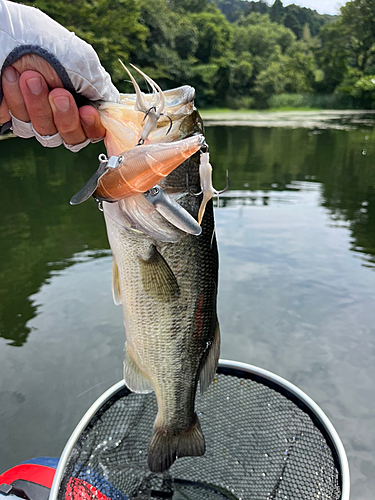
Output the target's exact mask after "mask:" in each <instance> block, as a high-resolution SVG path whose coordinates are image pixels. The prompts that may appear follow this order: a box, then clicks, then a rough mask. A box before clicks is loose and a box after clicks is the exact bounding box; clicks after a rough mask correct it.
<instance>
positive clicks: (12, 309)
mask: <svg viewBox="0 0 375 500" xmlns="http://www.w3.org/2000/svg"><path fill="white" fill-rule="evenodd" d="M102 148H103V145H99V144H98V145H95V146H92V147H91V148H90V149H87V150H85V151H81V153H80V154H79V155H74V154H72V153H70V152H69V151H67V150H65V149H64V148H60V149H59V150H57V151H56V150H48V149H45V148H42V147H41V146H40V145H39V144H38V143H37V142H36V141H34V140H29V141H25V140H21V139H9V140H3V141H1V147H0V199H1V202H2V207H1V217H0V232H1V238H0V256H1V259H0V283H1V284H0V336H1V337H3V338H5V339H8V340H9V341H10V343H11V345H14V346H21V345H22V344H24V342H25V341H26V340H27V337H28V335H29V333H30V328H29V327H28V326H27V322H28V321H29V320H30V319H31V318H33V317H34V316H35V314H36V307H35V304H33V302H32V301H31V299H30V296H31V295H32V294H34V293H36V292H37V291H38V290H39V288H40V286H41V284H42V283H45V282H46V280H47V279H48V278H49V276H50V275H51V272H52V271H53V270H56V269H59V268H64V267H68V266H69V265H71V263H70V261H69V259H71V257H72V256H73V255H74V254H76V253H77V252H81V251H82V250H84V249H92V250H95V249H102V248H108V243H107V238H106V234H105V229H104V224H103V217H102V214H101V213H100V212H99V211H98V210H95V209H94V207H93V206H92V203H91V202H90V203H88V204H83V205H82V206H79V207H75V208H74V209H73V208H72V207H71V206H70V205H69V199H70V197H71V196H72V194H74V192H75V191H77V189H79V187H81V186H82V185H83V184H84V182H85V181H86V180H87V179H88V177H89V175H91V173H92V171H93V168H95V163H94V164H93V162H95V161H96V157H97V155H98V153H99V152H101V151H102ZM51 262H52V263H53V264H52V265H51V264H50V263H51Z"/></svg>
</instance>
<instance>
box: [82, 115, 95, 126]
mask: <svg viewBox="0 0 375 500" xmlns="http://www.w3.org/2000/svg"><path fill="white" fill-rule="evenodd" d="M81 121H83V124H84V125H86V127H92V126H93V125H94V123H95V118H94V117H93V116H91V115H87V116H81Z"/></svg>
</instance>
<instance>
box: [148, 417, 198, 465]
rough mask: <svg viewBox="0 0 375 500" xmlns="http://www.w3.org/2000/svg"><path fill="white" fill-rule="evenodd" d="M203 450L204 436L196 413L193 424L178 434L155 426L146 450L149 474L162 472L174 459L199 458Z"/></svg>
mask: <svg viewBox="0 0 375 500" xmlns="http://www.w3.org/2000/svg"><path fill="white" fill-rule="evenodd" d="M205 450H206V445H205V441H204V436H203V433H202V429H201V426H200V423H199V420H198V417H197V414H196V413H195V414H194V421H193V424H192V425H191V426H190V427H189V428H188V429H186V430H184V431H182V432H180V433H176V432H173V431H169V430H168V429H164V428H163V427H161V426H158V425H157V424H156V425H155V427H154V433H153V435H152V438H151V442H150V446H149V448H148V457H147V461H148V467H149V469H150V471H151V472H164V471H166V470H168V469H169V467H170V466H171V465H172V464H173V462H174V461H175V460H176V458H181V457H200V456H202V455H204V452H205Z"/></svg>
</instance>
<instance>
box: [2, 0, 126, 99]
mask: <svg viewBox="0 0 375 500" xmlns="http://www.w3.org/2000/svg"><path fill="white" fill-rule="evenodd" d="M25 54H37V55H39V56H41V57H43V58H44V59H45V60H46V61H47V62H49V63H50V64H51V66H52V67H53V68H54V69H55V71H56V73H57V74H58V75H59V77H60V79H61V81H62V83H63V84H64V87H65V88H66V89H67V90H69V91H71V92H72V93H74V92H76V93H78V94H82V95H83V96H85V97H87V98H88V99H90V100H92V101H96V100H99V99H102V100H105V101H114V102H118V100H119V92H118V90H117V89H116V87H115V86H114V85H113V84H112V82H111V77H110V76H109V74H108V73H107V72H106V71H105V69H104V68H103V66H102V65H101V64H100V61H99V58H98V56H97V54H96V52H95V51H94V49H93V48H92V47H91V45H89V44H88V43H86V42H84V41H83V40H81V39H80V38H78V37H77V36H76V35H75V34H74V33H72V32H70V31H68V30H67V29H65V28H64V27H63V26H61V25H60V24H58V23H57V22H55V21H53V20H52V19H51V18H50V17H48V16H47V15H46V14H44V13H43V12H41V11H40V10H38V9H35V8H34V7H28V6H26V5H22V4H18V3H13V2H9V1H7V0H0V68H1V71H3V70H4V69H5V68H6V67H7V66H9V65H10V64H13V63H14V62H15V61H16V60H17V59H19V58H20V57H22V56H23V55H25ZM1 100H2V92H1V84H0V102H1Z"/></svg>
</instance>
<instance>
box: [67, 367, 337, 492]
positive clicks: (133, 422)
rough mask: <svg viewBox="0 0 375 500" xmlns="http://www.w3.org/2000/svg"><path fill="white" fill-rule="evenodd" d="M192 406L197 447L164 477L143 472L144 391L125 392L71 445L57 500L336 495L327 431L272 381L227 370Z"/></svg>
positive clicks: (146, 436) (150, 418)
mask: <svg viewBox="0 0 375 500" xmlns="http://www.w3.org/2000/svg"><path fill="white" fill-rule="evenodd" d="M196 411H197V413H198V415H199V419H200V422H201V426H202V430H203V433H204V435H205V438H206V447H207V450H206V453H205V455H204V456H203V457H198V458H181V459H179V460H177V461H176V462H175V463H174V465H173V466H172V467H171V468H170V470H169V471H168V473H165V474H163V475H162V474H153V473H151V472H150V471H149V470H148V468H147V448H148V444H149V441H150V437H151V433H152V427H153V423H154V420H155V416H156V412H157V404H156V400H155V396H154V394H146V395H144V394H143V395H142V394H133V393H130V392H129V391H128V390H127V389H126V388H124V389H123V390H121V391H120V392H119V393H118V394H117V395H115V396H114V397H113V398H112V399H111V400H110V401H109V402H107V403H106V404H105V405H104V407H102V408H101V410H100V411H99V412H98V413H97V414H96V415H95V416H94V417H93V419H92V421H91V422H90V424H89V425H88V427H87V428H86V430H85V431H84V432H83V434H82V435H81V437H80V439H79V441H78V442H77V444H76V445H75V447H74V449H73V450H72V452H71V454H70V457H69V461H68V463H67V466H66V468H65V471H64V477H63V480H62V482H61V486H60V490H59V499H60V500H70V499H74V500H78V499H79V500H87V499H91V498H92V499H94V498H95V499H98V500H105V498H106V497H107V498H110V499H112V500H115V499H118V500H125V499H147V498H173V499H174V500H177V499H178V500H180V499H181V500H182V499H184V500H186V499H207V500H209V499H211V498H212V499H217V498H230V499H242V500H247V499H256V500H260V499H265V500H274V499H275V500H276V499H280V500H281V499H282V500H291V499H295V500H303V499H309V500H310V499H321V500H327V499H329V500H336V499H337V500H338V499H340V498H341V489H340V479H341V478H340V471H339V466H338V460H337V457H336V456H335V451H334V447H333V445H332V443H331V442H330V438H329V436H327V435H326V433H325V431H324V430H323V428H322V426H321V425H320V423H319V422H318V421H317V420H316V418H315V417H314V415H313V414H311V412H310V410H309V409H308V408H307V407H306V406H305V405H304V403H303V402H301V401H299V400H297V399H296V398H295V397H294V396H292V395H291V394H289V393H288V392H287V391H285V390H284V389H280V387H278V386H276V385H275V384H273V383H272V382H268V381H267V380H265V379H261V378H260V377H259V376H257V375H250V374H248V373H245V372H242V371H237V370H236V371H235V372H234V371H233V370H231V369H228V368H221V369H219V373H218V375H217V377H216V379H215V381H214V383H213V384H212V385H211V387H210V388H209V390H208V391H207V392H206V393H205V394H204V395H199V394H198V395H197V399H196Z"/></svg>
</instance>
